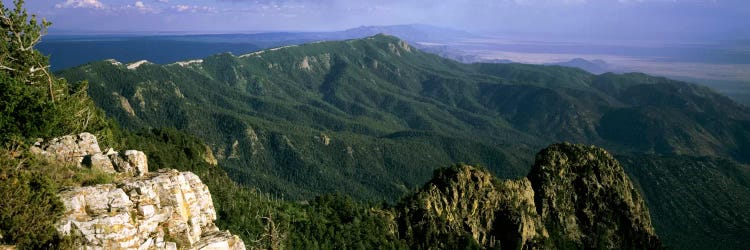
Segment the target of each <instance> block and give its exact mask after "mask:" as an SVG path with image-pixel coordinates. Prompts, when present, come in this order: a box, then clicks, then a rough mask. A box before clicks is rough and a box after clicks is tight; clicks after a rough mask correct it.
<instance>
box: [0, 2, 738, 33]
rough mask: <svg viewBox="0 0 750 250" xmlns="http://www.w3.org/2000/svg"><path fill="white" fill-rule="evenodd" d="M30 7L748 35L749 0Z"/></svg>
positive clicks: (68, 28)
mask: <svg viewBox="0 0 750 250" xmlns="http://www.w3.org/2000/svg"><path fill="white" fill-rule="evenodd" d="M2 1H3V2H4V3H5V4H6V5H8V6H9V5H10V4H9V3H10V2H11V0H2ZM26 7H27V8H28V10H29V12H31V13H36V14H38V15H39V16H42V17H45V18H46V19H47V20H50V21H52V22H53V27H52V28H51V29H50V33H53V34H54V33H65V32H84V33H85V32H112V33H128V32H188V33H230V32H231V33H242V32H259V31H332V30H342V29H347V28H353V27H357V26H362V25H394V24H410V23H420V24H430V25H435V26H442V27H449V28H456V29H462V30H467V31H471V32H479V33H488V34H490V33H521V34H544V35H558V36H585V37H595V38H606V37H613V38H633V39H688V40H702V39H713V40H740V39H749V38H750V19H749V18H747V17H750V1H749V0H445V1H439V0H380V1H363V0H27V3H26Z"/></svg>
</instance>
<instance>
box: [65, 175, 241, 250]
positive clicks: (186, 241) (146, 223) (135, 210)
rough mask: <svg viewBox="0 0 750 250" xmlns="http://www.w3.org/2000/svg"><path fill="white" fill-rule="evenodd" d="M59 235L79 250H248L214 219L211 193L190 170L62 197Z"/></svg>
mask: <svg viewBox="0 0 750 250" xmlns="http://www.w3.org/2000/svg"><path fill="white" fill-rule="evenodd" d="M60 198H61V200H62V201H63V203H64V204H65V207H66V209H67V210H66V213H65V216H64V218H63V219H62V220H61V221H60V222H59V223H58V231H59V232H60V233H62V234H63V235H70V236H73V238H74V241H75V244H76V245H77V246H81V247H85V248H94V249H97V248H100V249H152V248H156V249H174V248H181V249H182V248H186V249H245V246H244V243H243V242H242V240H240V239H239V238H238V237H237V236H234V235H232V234H231V233H229V232H222V231H220V230H219V229H218V228H217V227H216V225H214V221H215V220H216V211H215V210H214V206H213V201H212V199H211V194H210V193H209V191H208V188H207V187H206V185H204V184H203V183H202V182H201V180H200V179H199V178H198V176H196V175H194V174H193V173H190V172H178V171H176V170H161V171H159V172H156V173H148V174H145V175H144V176H142V177H135V178H126V179H124V180H121V181H118V182H117V183H114V184H104V185H97V186H91V187H80V188H74V189H70V190H66V191H63V192H61V193H60Z"/></svg>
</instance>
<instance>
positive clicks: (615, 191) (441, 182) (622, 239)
mask: <svg viewBox="0 0 750 250" xmlns="http://www.w3.org/2000/svg"><path fill="white" fill-rule="evenodd" d="M397 211H399V213H400V214H399V215H398V217H399V219H398V224H399V233H400V235H401V236H402V237H405V238H406V239H407V241H409V242H412V243H416V246H415V247H417V248H424V249H427V248H429V249H451V248H455V247H457V246H458V245H463V244H465V242H455V244H454V243H452V242H446V241H445V240H444V239H451V238H457V239H461V237H464V238H468V237H470V238H471V240H472V241H473V242H475V243H477V244H478V245H480V246H481V247H484V248H498V247H500V248H510V249H521V248H523V249H547V248H577V249H581V248H597V249H599V248H604V249H620V248H634V249H654V248H661V245H660V242H659V239H658V237H657V236H656V234H655V232H654V229H653V227H652V226H651V219H650V216H649V213H648V209H647V208H646V206H645V204H644V201H643V199H642V198H641V196H640V194H639V193H638V192H637V191H636V190H635V189H634V188H633V185H632V183H631V182H630V180H629V179H628V177H627V175H626V174H625V173H624V171H623V169H622V167H621V166H620V164H619V163H618V162H617V161H616V160H614V159H613V158H612V156H611V155H609V154H608V153H607V152H606V151H604V150H602V149H599V148H595V147H586V146H580V145H571V144H556V145H552V146H550V147H548V148H547V149H545V150H543V151H542V152H540V153H539V154H538V155H537V158H536V163H535V164H534V167H533V168H532V170H531V172H530V173H529V175H528V177H527V178H524V179H521V180H502V181H501V180H497V179H495V178H494V177H493V176H492V175H491V174H490V173H488V172H487V171H485V170H482V169H479V168H476V167H472V166H468V165H457V166H453V167H451V168H448V169H443V170H438V171H436V172H435V175H434V177H433V179H432V180H431V181H430V182H428V183H427V184H426V185H425V186H424V187H423V188H422V189H421V190H420V191H419V192H417V193H416V194H415V195H413V196H411V197H408V198H407V199H405V200H404V202H402V204H401V205H400V207H399V208H398V209H397ZM435 242H440V243H439V245H434V244H435Z"/></svg>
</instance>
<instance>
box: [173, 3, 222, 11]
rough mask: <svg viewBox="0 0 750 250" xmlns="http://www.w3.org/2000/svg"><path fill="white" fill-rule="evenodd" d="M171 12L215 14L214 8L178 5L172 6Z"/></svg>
mask: <svg viewBox="0 0 750 250" xmlns="http://www.w3.org/2000/svg"><path fill="white" fill-rule="evenodd" d="M172 10H174V11H177V12H189V13H199V12H202V13H214V12H216V7H213V6H201V5H185V4H178V5H175V6H172Z"/></svg>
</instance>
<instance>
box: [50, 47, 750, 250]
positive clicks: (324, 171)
mask: <svg viewBox="0 0 750 250" xmlns="http://www.w3.org/2000/svg"><path fill="white" fill-rule="evenodd" d="M58 75H59V76H61V77H63V78H65V79H67V80H68V82H71V83H73V82H77V81H79V80H87V81H88V84H89V85H88V86H89V94H90V95H91V96H92V97H93V99H94V100H95V102H96V103H97V105H98V106H99V107H102V108H103V109H104V110H105V111H106V113H107V115H108V116H109V117H113V118H115V119H116V120H117V121H118V122H119V124H121V126H123V127H126V128H129V129H135V130H138V129H145V128H162V127H172V128H176V129H178V130H181V131H184V132H187V133H190V134H193V135H195V136H197V137H198V138H200V139H201V140H203V141H205V142H206V143H207V144H208V148H210V150H211V151H212V154H213V155H215V156H216V158H218V159H219V162H220V163H221V165H222V166H223V167H224V168H225V169H226V170H227V172H228V173H229V175H230V177H232V179H233V180H235V181H237V182H238V183H240V184H242V185H245V186H249V187H255V188H258V189H259V190H261V191H263V192H269V193H272V194H276V195H280V196H284V197H286V198H287V199H292V200H309V199H312V198H313V197H314V196H316V195H320V194H327V193H336V192H338V193H345V194H348V195H351V196H353V197H355V198H356V199H363V200H386V201H390V202H393V201H395V200H396V199H398V198H399V197H401V196H403V195H405V194H407V193H409V192H410V190H413V189H415V188H417V187H418V186H419V185H421V184H422V183H424V182H425V181H427V180H428V179H429V178H430V175H431V172H432V170H433V169H435V168H436V167H439V166H446V165H450V164H453V163H456V162H465V163H471V164H478V165H482V166H485V167H486V168H487V169H488V170H489V171H490V172H492V173H493V174H495V175H498V176H499V177H501V178H517V177H521V176H524V175H526V173H528V171H529V168H528V166H531V165H532V164H531V163H532V160H533V159H532V156H533V153H534V152H536V151H538V150H539V149H541V148H543V147H545V146H546V145H548V144H551V143H555V142H559V141H569V142H574V143H584V144H596V145H600V146H602V147H604V148H607V149H608V150H609V151H612V152H614V153H615V154H617V155H619V156H618V157H619V158H621V159H625V160H624V161H623V162H624V163H623V166H624V168H625V170H626V172H627V173H628V174H629V175H631V177H633V178H634V180H635V183H636V184H635V185H636V187H637V188H640V189H642V190H643V193H644V195H645V200H646V203H647V204H648V205H649V206H655V207H657V209H654V211H653V214H652V216H653V220H654V227H655V228H656V230H657V231H659V232H661V231H664V232H665V233H664V235H665V236H664V237H663V238H664V241H665V242H666V243H667V245H673V246H678V247H679V246H682V247H686V246H691V245H690V244H693V243H694V241H701V240H706V241H705V242H710V241H708V240H707V239H715V238H722V237H724V238H726V239H728V240H730V241H731V242H736V244H737V245H728V246H729V247H732V246H735V247H738V246H742V245H743V244H746V243H747V242H746V241H743V240H742V235H746V233H747V228H750V227H748V224H749V223H748V218H747V215H744V213H740V212H739V211H743V209H744V211H747V209H749V208H750V205H749V203H748V201H747V200H748V199H747V197H749V196H742V195H727V192H729V193H736V194H743V193H747V190H748V189H749V188H750V184H749V183H750V182H748V181H747V180H749V179H750V178H749V177H748V176H750V171H748V167H747V166H746V165H743V164H742V163H747V162H750V155H749V154H748V153H747V152H750V110H749V109H748V108H747V107H745V106H742V105H739V104H737V103H735V102H734V101H732V100H730V99H729V98H727V97H725V96H722V95H720V94H717V93H716V92H714V91H712V90H710V89H708V88H706V87H702V86H698V85H694V84H689V83H685V82H680V81H675V80H670V79H666V78H661V77H653V76H648V75H645V74H638V73H630V74H612V73H606V74H601V75H593V74H591V73H588V72H585V71H583V70H580V69H574V68H568V67H562V66H542V65H525V64H515V63H507V64H483V63H477V64H462V63H459V62H456V61H453V60H449V59H445V58H442V57H439V56H437V55H433V54H429V53H425V52H422V51H420V50H418V49H416V48H414V47H412V46H410V45H409V44H408V43H407V42H406V41H403V40H400V39H398V38H396V37H392V36H387V35H376V36H372V37H367V38H364V39H354V40H345V41H331V42H316V43H310V44H304V45H299V46H296V45H295V46H287V47H277V48H272V49H267V50H262V51H257V52H252V53H249V54H243V55H233V54H230V53H224V54H217V55H214V56H210V57H207V58H203V59H197V60H190V61H183V62H177V63H171V64H164V65H159V64H153V63H149V62H147V61H139V62H134V63H121V62H118V61H115V60H106V61H99V62H93V63H90V64H86V65H82V66H78V67H75V68H71V69H67V70H63V71H60V72H58ZM738 162H739V163H738ZM680 166H691V167H690V168H687V169H684V168H681V167H680ZM704 178H710V180H711V181H707V180H705V179H704ZM714 180H715V181H714ZM719 183H721V184H719ZM695 184H700V185H702V186H700V187H694V186H693V185H695ZM712 185H720V186H712ZM668 194H675V195H668ZM676 194H684V195H676ZM711 201H714V202H720V204H724V205H722V206H708V205H705V204H711V203H710V202H711ZM675 204H683V205H684V206H676V205H675ZM702 204H703V205H702ZM729 204H734V205H733V206H731V205H729ZM685 215H689V216H685ZM696 218H711V219H712V220H708V219H706V220H703V219H696ZM732 218H734V219H733V220H732ZM714 219H715V220H714ZM704 244H705V243H704ZM698 246H703V247H710V244H708V245H698Z"/></svg>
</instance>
